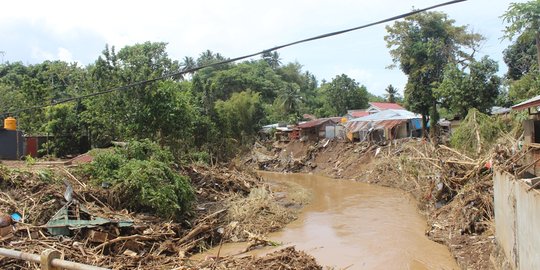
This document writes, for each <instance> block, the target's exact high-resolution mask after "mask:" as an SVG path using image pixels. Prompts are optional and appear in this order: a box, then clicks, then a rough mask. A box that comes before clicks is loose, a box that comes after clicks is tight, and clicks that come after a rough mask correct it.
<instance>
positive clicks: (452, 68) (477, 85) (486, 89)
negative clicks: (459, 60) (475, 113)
mask: <svg viewBox="0 0 540 270" xmlns="http://www.w3.org/2000/svg"><path fill="white" fill-rule="evenodd" d="M468 69H469V73H466V72H465V71H463V70H462V69H460V68H458V66H457V65H455V64H450V65H448V67H447V68H446V71H445V73H444V79H443V81H442V83H441V84H440V85H439V87H438V88H436V89H435V95H436V96H437V98H438V99H439V100H440V102H441V106H442V107H444V108H447V109H448V110H449V111H450V113H453V114H454V115H458V116H460V117H461V118H462V119H463V118H465V116H467V113H468V111H469V110H470V109H471V108H476V109H477V110H479V111H480V112H482V113H486V114H487V113H489V112H490V109H491V107H492V106H493V105H494V104H495V101H496V99H497V97H498V95H499V88H500V85H501V79H500V78H499V77H498V76H497V75H496V73H497V71H498V70H499V67H498V65H497V62H495V61H493V60H491V59H489V58H488V57H483V58H482V59H481V60H480V61H473V62H472V63H471V64H470V65H469V68H468Z"/></svg>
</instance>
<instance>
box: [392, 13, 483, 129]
mask: <svg viewBox="0 0 540 270" xmlns="http://www.w3.org/2000/svg"><path fill="white" fill-rule="evenodd" d="M454 23H455V21H454V20H452V19H449V18H448V16H447V15H446V14H444V13H441V12H424V13H420V14H417V15H414V16H410V17H407V18H405V20H403V21H397V22H395V23H394V24H393V25H392V26H387V27H386V30H387V31H388V35H387V36H385V40H386V43H387V46H388V48H390V54H391V56H392V58H393V61H394V63H395V64H399V68H400V69H401V70H402V71H403V72H404V73H405V74H406V75H407V76H408V80H407V85H406V86H405V91H404V92H405V103H406V106H407V108H409V109H410V110H412V111H413V112H416V113H419V114H421V115H422V123H423V125H422V131H423V133H424V135H425V132H424V131H425V127H426V126H427V116H428V115H429V119H430V121H431V130H432V131H436V123H437V121H438V119H439V114H438V110H437V104H438V102H439V101H438V99H437V97H436V96H435V93H434V89H435V88H436V87H437V86H438V85H439V84H440V83H441V82H442V80H443V75H444V69H445V67H446V66H447V65H449V64H454V65H458V64H462V63H466V62H468V61H470V60H472V59H473V58H472V55H473V53H474V51H476V49H477V48H478V46H479V42H480V41H481V40H483V37H482V36H481V35H479V34H475V33H472V32H469V31H467V28H466V27H464V26H456V25H454ZM468 51H472V53H471V52H468Z"/></svg>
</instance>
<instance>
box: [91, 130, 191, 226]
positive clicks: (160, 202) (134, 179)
mask: <svg viewBox="0 0 540 270" xmlns="http://www.w3.org/2000/svg"><path fill="white" fill-rule="evenodd" d="M172 164H173V157H172V154H171V152H170V151H168V150H166V149H163V148H161V147H160V146H159V145H158V144H156V143H153V142H151V141H149V140H144V141H140V142H139V141H131V142H129V143H128V145H127V146H126V147H118V148H115V149H114V151H100V152H98V153H97V154H96V155H95V157H94V160H93V161H92V163H90V164H89V165H88V167H87V168H86V169H85V172H86V173H87V174H89V175H90V177H91V179H92V182H93V183H95V184H101V183H103V182H108V183H110V184H111V185H112V188H113V189H114V190H115V191H116V194H118V197H119V199H120V201H121V202H122V205H123V206H124V207H128V208H130V209H131V210H141V211H150V212H155V213H156V214H157V215H159V216H162V217H167V218H171V217H179V216H181V215H182V214H183V213H185V212H186V211H188V210H189V208H190V204H191V201H192V200H193V198H194V195H193V194H194V193H193V189H192V187H191V185H190V183H189V180H188V178H187V177H185V176H182V175H180V174H179V173H177V172H175V171H174V170H173V169H172V168H171V166H172Z"/></svg>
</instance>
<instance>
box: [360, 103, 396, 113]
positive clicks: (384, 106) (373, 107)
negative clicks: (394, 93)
mask: <svg viewBox="0 0 540 270" xmlns="http://www.w3.org/2000/svg"><path fill="white" fill-rule="evenodd" d="M384 110H405V108H403V107H401V105H399V104H397V103H389V102H370V103H369V107H368V108H367V109H366V111H367V112H368V113H369V114H372V113H376V112H380V111H384Z"/></svg>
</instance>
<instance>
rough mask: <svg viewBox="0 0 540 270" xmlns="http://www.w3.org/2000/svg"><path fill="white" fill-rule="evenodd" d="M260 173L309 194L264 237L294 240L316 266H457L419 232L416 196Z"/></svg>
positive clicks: (231, 250)
mask: <svg viewBox="0 0 540 270" xmlns="http://www.w3.org/2000/svg"><path fill="white" fill-rule="evenodd" d="M260 174H261V176H262V177H263V178H265V179H267V180H268V181H270V182H274V181H277V182H282V181H290V182H294V183H297V184H299V185H301V186H302V187H304V188H306V189H307V190H309V191H310V192H311V193H312V194H313V195H312V200H311V202H310V203H309V204H308V205H306V206H305V207H304V208H303V209H302V211H301V213H300V214H299V216H298V219H297V220H295V221H293V222H291V223H290V224H288V225H287V226H286V227H285V228H284V229H283V230H281V231H279V232H276V233H272V234H270V235H269V236H268V239H269V240H272V241H276V242H281V243H283V246H290V245H294V246H296V248H297V249H300V250H304V251H305V252H307V253H308V254H311V255H312V256H314V257H315V258H316V259H317V261H318V262H319V263H320V264H321V265H324V266H333V267H336V268H337V269H459V268H458V266H457V264H456V262H455V260H454V258H453V257H452V255H451V254H450V252H449V251H448V248H446V247H445V246H443V245H441V244H438V243H435V242H433V241H431V240H429V239H428V238H427V237H426V236H425V231H426V226H427V224H426V220H425V218H424V217H423V216H421V215H420V214H419V213H418V208H417V206H416V201H415V200H414V199H413V198H412V197H411V196H410V195H408V194H406V193H405V192H403V191H400V190H397V189H392V188H386V187H381V186H377V185H371V184H366V183H359V182H353V181H349V180H335V179H330V178H326V177H322V176H316V175H309V174H279V173H268V172H260ZM245 246H246V244H245V243H233V244H226V245H223V246H222V247H221V250H220V255H228V254H236V253H238V252H239V251H241V250H243V249H244V248H245ZM274 249H275V248H274ZM274 249H271V248H265V249H262V250H257V251H254V252H251V253H250V254H255V255H262V254H264V253H267V252H271V251H273V250H274ZM216 253H217V249H212V250H209V251H208V252H207V253H204V254H202V255H201V256H198V258H203V257H204V256H208V255H216Z"/></svg>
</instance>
